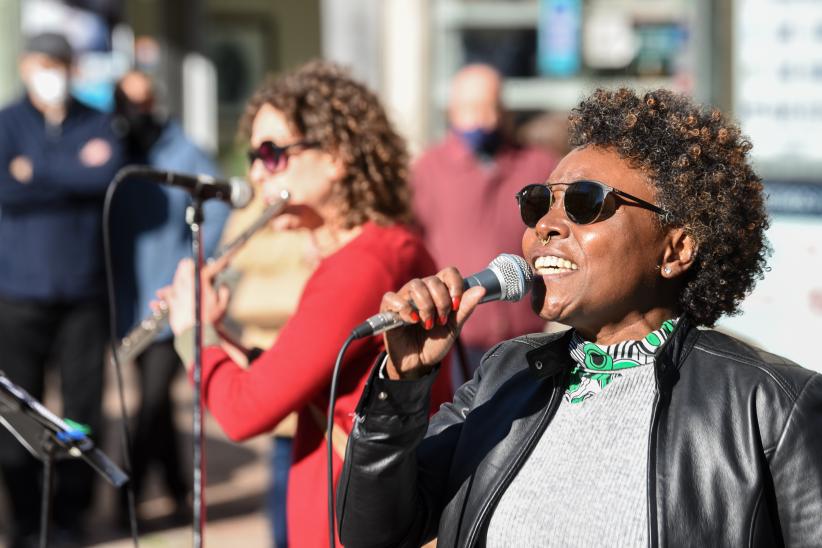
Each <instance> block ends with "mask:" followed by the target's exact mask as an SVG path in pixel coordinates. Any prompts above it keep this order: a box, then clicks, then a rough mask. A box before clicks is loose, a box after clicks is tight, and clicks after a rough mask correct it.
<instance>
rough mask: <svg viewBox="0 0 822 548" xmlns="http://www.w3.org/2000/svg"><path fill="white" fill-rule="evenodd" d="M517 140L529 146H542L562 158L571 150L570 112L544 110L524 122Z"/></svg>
mask: <svg viewBox="0 0 822 548" xmlns="http://www.w3.org/2000/svg"><path fill="white" fill-rule="evenodd" d="M517 140H518V141H519V142H520V143H522V144H524V145H527V146H530V147H534V148H541V149H543V150H545V151H547V152H548V153H549V154H551V155H552V156H556V157H557V158H562V157H563V156H565V155H566V154H568V153H569V152H571V145H570V143H569V142H568V113H567V112H543V113H541V114H538V115H537V116H535V117H533V118H531V119H530V120H528V121H527V122H525V123H524V124H522V125H521V126H520V127H519V129H518V130H517Z"/></svg>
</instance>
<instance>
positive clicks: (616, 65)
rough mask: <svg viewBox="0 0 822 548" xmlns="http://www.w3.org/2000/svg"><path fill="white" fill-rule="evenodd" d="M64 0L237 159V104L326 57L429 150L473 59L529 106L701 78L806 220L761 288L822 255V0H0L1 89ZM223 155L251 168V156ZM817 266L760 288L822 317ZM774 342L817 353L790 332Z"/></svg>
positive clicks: (772, 192)
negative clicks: (455, 82)
mask: <svg viewBox="0 0 822 548" xmlns="http://www.w3.org/2000/svg"><path fill="white" fill-rule="evenodd" d="M47 1H50V2H52V3H57V4H63V5H66V6H70V7H74V8H84V9H86V10H88V11H92V12H94V13H97V14H98V15H100V16H101V17H102V20H103V21H104V22H106V24H109V25H111V27H112V29H115V30H114V33H113V35H112V36H113V38H112V40H111V43H110V44H109V47H110V48H111V49H112V50H114V51H120V52H121V53H122V54H123V55H125V57H126V62H127V63H128V62H130V61H131V60H134V59H137V60H139V61H140V62H141V63H143V64H151V63H154V64H155V66H154V67H148V68H154V69H155V70H156V71H157V72H159V75H160V77H161V79H162V80H164V81H165V82H166V83H167V94H168V103H169V105H170V108H171V109H172V110H174V111H175V112H174V114H176V115H178V116H181V117H182V119H183V121H184V125H185V127H186V129H187V130H188V131H189V133H191V134H192V137H194V138H195V140H197V142H198V143H199V144H201V145H204V146H206V147H207V148H212V149H214V148H218V149H219V151H220V153H221V156H223V157H224V159H226V158H227V159H228V160H230V159H231V158H239V154H234V155H227V153H228V152H230V151H232V150H236V149H237V147H236V146H235V131H236V121H237V118H238V116H239V114H240V112H241V111H242V106H243V104H244V102H245V100H246V99H247V97H248V95H249V94H250V93H251V91H252V90H253V89H254V88H255V87H256V85H257V84H258V83H259V81H260V80H261V79H262V78H263V77H264V75H265V74H266V73H269V72H276V71H279V70H282V69H285V68H289V67H293V66H295V65H297V64H299V63H301V62H304V61H306V60H308V59H311V58H314V57H318V56H322V57H325V58H329V59H333V60H336V61H339V62H341V63H344V64H347V65H349V66H350V67H351V68H352V70H353V72H354V74H355V75H356V76H357V77H359V78H361V79H363V80H365V81H366V82H368V83H369V84H370V85H371V86H372V87H374V88H376V89H377V90H378V91H379V93H380V95H381V96H382V99H383V101H384V103H385V104H386V105H387V108H388V110H389V112H390V114H391V116H392V117H393V119H394V121H395V123H396V124H397V126H398V128H399V129H400V131H401V133H403V134H404V135H405V136H406V137H407V138H408V140H409V142H410V144H411V150H412V152H418V151H419V150H420V149H421V148H422V147H423V146H425V145H426V144H428V143H430V142H431V141H432V140H434V139H436V138H439V137H440V136H442V134H443V133H444V132H445V131H446V127H445V123H444V120H445V116H444V115H443V113H444V108H445V105H446V98H447V83H448V81H449V79H450V77H451V76H452V75H453V73H454V72H455V71H456V70H457V69H458V68H459V67H460V66H461V65H463V64H465V63H467V62H472V61H483V62H488V63H491V64H493V65H495V66H496V67H497V68H498V69H499V70H500V71H501V72H502V73H503V74H504V75H505V76H506V77H507V78H506V82H505V86H504V98H505V102H506V104H507V105H509V106H510V107H511V109H512V111H513V113H512V115H513V117H514V120H515V122H516V123H522V122H525V121H527V120H528V119H529V118H530V117H532V116H533V115H536V114H538V113H542V112H546V111H548V112H554V113H562V112H566V111H567V110H568V109H570V108H572V107H573V106H574V105H575V104H576V103H577V102H578V101H579V100H580V98H581V97H583V96H584V95H586V94H587V93H589V92H590V91H592V90H593V89H595V88H597V87H601V86H606V87H613V86H617V85H628V86H631V87H635V88H639V89H643V88H653V87H660V86H664V87H668V88H673V89H675V90H679V91H682V92H685V93H689V94H692V95H694V96H695V97H696V98H697V99H698V100H699V101H702V102H707V103H711V104H715V105H717V106H719V107H720V108H722V109H723V110H726V111H728V112H731V113H732V114H734V115H735V116H736V117H737V118H738V119H739V121H740V122H741V125H742V127H743V130H744V131H746V132H747V133H748V134H749V135H750V137H751V140H752V142H753V144H754V148H753V151H752V154H753V157H754V160H755V163H756V165H757V167H758V170H759V172H760V173H761V175H763V177H764V179H765V182H766V185H767V189H768V193H769V197H770V198H769V200H770V201H769V203H770V204H771V210H772V212H773V214H774V220H775V221H774V225H775V227H776V228H777V229H778V228H779V227H780V226H782V225H783V222H784V223H787V225H785V226H794V224H797V226H798V228H796V237H793V236H791V237H787V236H785V237H784V239H785V240H786V241H787V243H786V244H780V248H779V252H778V254H777V255H775V257H774V258H773V260H772V270H773V274H769V276H768V278H766V280H765V281H764V282H763V283H762V284H760V289H761V290H762V291H769V292H771V293H774V294H776V293H777V292H778V290H779V289H780V288H779V287H776V286H773V287H771V288H770V289H768V287H769V285H768V284H769V279H774V280H777V279H780V276H782V274H779V273H780V272H785V274H784V275H785V276H788V277H790V275H791V274H790V273H791V272H797V271H799V272H816V271H818V270H820V269H822V252H820V251H819V250H818V248H817V247H814V244H813V241H812V239H811V236H810V235H811V234H819V233H820V232H822V176H820V175H819V173H822V169H820V168H822V139H820V138H819V137H818V135H822V4H820V3H819V2H818V1H817V0H792V1H790V2H785V1H784V0H725V1H722V2H715V1H712V0H301V1H299V2H286V1H280V2H271V1H270V0H176V1H174V2H162V1H160V0H70V1H69V0H66V1H64V2H58V1H57V0H27V1H25V2H23V1H22V0H0V8H3V14H4V17H3V19H2V22H0V28H2V30H3V32H2V33H0V77H1V78H0V100H8V99H9V98H11V97H12V96H14V94H15V93H16V92H17V91H18V90H19V83H18V81H17V76H16V69H15V67H16V61H17V54H18V52H19V47H20V43H21V33H22V32H25V30H26V29H25V25H23V26H22V30H21V25H19V24H17V23H18V22H19V21H22V20H23V19H25V14H24V13H23V12H24V11H25V10H26V9H28V6H30V5H31V4H33V3H37V2H40V3H42V2H47ZM29 23H30V22H29ZM118 25H120V26H118ZM116 29H120V31H119V32H118V31H117V30H116ZM144 37H151V40H149V41H146V40H141V38H144ZM115 68H116V67H115ZM144 68H145V67H144ZM228 160H226V161H228ZM224 167H225V169H226V171H227V172H229V173H240V172H242V170H244V167H245V166H244V165H242V163H241V162H239V161H237V162H236V163H234V164H232V163H228V164H226V165H225V166H224ZM788 233H790V234H793V232H791V231H790V230H789V231H788ZM774 237H775V238H776V239H777V240H780V238H782V237H781V236H778V234H777V232H774ZM814 239H815V241H818V240H819V238H817V237H816V236H814ZM814 280H815V278H814V279H809V280H807V281H805V282H803V284H802V287H801V288H799V289H795V290H794V291H793V292H792V295H793V297H792V299H791V300H790V306H789V307H786V306H784V305H780V302H783V301H784V299H777V298H776V297H775V296H773V295H772V296H768V297H761V295H760V293H761V291H760V289H758V290H757V292H756V293H754V295H753V296H752V297H751V299H749V301H750V302H752V303H754V302H759V303H760V304H761V303H765V302H766V301H767V302H769V303H771V304H770V305H769V306H772V307H773V306H776V307H777V308H776V309H773V308H769V309H768V310H782V309H780V308H779V306H783V308H784V310H782V311H783V312H785V313H786V314H787V313H790V314H791V315H792V316H793V317H797V318H798V320H799V321H801V322H802V323H805V324H807V323H808V322H810V324H811V325H812V326H814V328H820V327H822V305H821V304H820V302H822V297H820V295H822V286H820V285H819V284H820V283H822V282H818V281H814ZM754 309H756V310H759V309H758V308H756V307H754ZM754 309H752V312H751V314H747V315H743V318H746V317H748V318H751V317H753V316H755V315H756V314H753V310H754ZM727 325H728V326H729V329H731V328H733V329H739V330H753V331H755V332H756V333H752V335H753V336H756V337H760V336H761V335H762V333H763V332H765V333H769V334H773V332H774V330H773V329H771V328H769V327H768V325H767V323H760V324H757V325H752V324H751V323H750V322H747V321H742V322H740V321H739V319H735V320H731V321H729V322H728V324H727ZM743 334H744V333H743ZM765 338H766V339H767V337H765ZM779 339H780V340H781V341H787V340H788V339H789V337H788V336H787V335H782V336H780V337H779ZM772 349H773V350H774V351H777V352H780V353H784V354H786V355H788V356H791V357H794V358H795V359H797V360H799V361H805V362H807V361H808V358H810V356H807V357H806V356H804V355H801V354H795V355H794V354H792V353H791V352H792V351H795V349H794V348H790V347H789V345H788V344H787V343H785V342H779V343H775V346H774V347H772Z"/></svg>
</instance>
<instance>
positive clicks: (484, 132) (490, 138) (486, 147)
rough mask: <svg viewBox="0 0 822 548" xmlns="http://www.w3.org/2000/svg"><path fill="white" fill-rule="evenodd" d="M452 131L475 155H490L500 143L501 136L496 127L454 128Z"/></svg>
mask: <svg viewBox="0 0 822 548" xmlns="http://www.w3.org/2000/svg"><path fill="white" fill-rule="evenodd" d="M454 133H456V134H457V136H458V137H459V138H460V139H461V140H462V142H463V143H465V146H467V147H468V148H469V149H471V152H473V153H474V154H475V155H477V156H491V155H493V154H494V153H495V152H496V151H497V149H498V148H499V146H500V144H502V137H501V135H500V131H499V129H498V128H494V129H483V128H476V129H468V130H457V129H455V130H454Z"/></svg>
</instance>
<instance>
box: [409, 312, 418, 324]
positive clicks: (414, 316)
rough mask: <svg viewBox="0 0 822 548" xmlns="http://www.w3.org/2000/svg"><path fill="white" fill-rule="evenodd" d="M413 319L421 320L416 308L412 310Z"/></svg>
mask: <svg viewBox="0 0 822 548" xmlns="http://www.w3.org/2000/svg"><path fill="white" fill-rule="evenodd" d="M411 321H412V322H414V323H417V322H418V321H420V315H419V314H418V313H417V311H416V310H412V311H411Z"/></svg>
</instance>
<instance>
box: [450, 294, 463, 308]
mask: <svg viewBox="0 0 822 548" xmlns="http://www.w3.org/2000/svg"><path fill="white" fill-rule="evenodd" d="M461 301H462V297H451V308H452V309H454V310H459V307H460V302H461Z"/></svg>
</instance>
